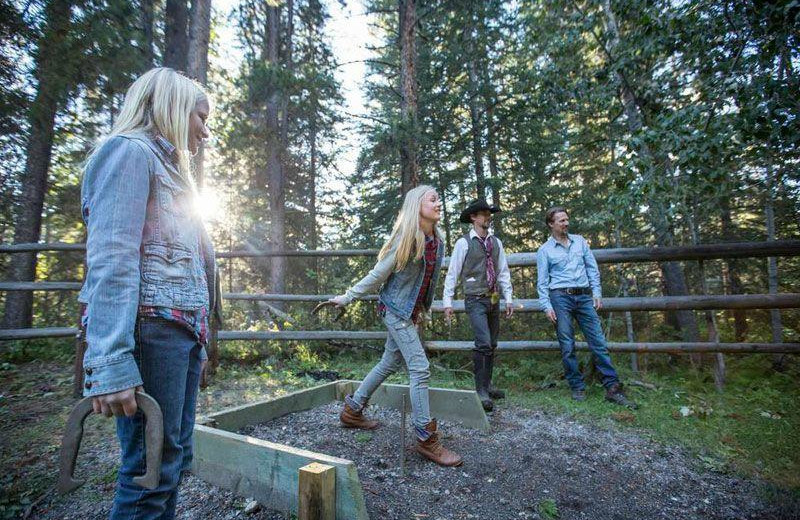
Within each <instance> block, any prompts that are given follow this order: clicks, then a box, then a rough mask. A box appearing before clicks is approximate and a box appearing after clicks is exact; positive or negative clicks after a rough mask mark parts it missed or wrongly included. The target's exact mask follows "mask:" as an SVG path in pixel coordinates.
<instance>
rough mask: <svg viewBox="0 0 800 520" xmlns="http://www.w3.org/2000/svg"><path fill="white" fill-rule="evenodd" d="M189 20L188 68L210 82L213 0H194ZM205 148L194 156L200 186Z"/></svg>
mask: <svg viewBox="0 0 800 520" xmlns="http://www.w3.org/2000/svg"><path fill="white" fill-rule="evenodd" d="M190 15H191V16H190V20H189V50H188V55H187V64H188V67H187V70H186V72H187V73H188V74H189V76H190V77H192V78H194V79H195V80H197V81H198V82H199V83H200V84H202V85H206V84H207V83H208V42H209V39H210V38H211V0H192V8H191V12H190ZM204 160H205V150H204V146H203V143H200V148H199V149H198V150H197V155H195V156H194V157H193V158H192V169H193V171H194V178H195V180H196V181H197V186H198V188H202V187H203V182H204V181H205V171H204Z"/></svg>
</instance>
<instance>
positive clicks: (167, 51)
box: [164, 0, 189, 71]
mask: <svg viewBox="0 0 800 520" xmlns="http://www.w3.org/2000/svg"><path fill="white" fill-rule="evenodd" d="M188 21H189V10H188V9H187V7H186V0H167V5H166V8H165V11H164V66H166V67H171V68H173V69H175V70H180V71H185V70H186V66H187V63H188V62H187V57H188V53H189V37H188V34H187V29H188Z"/></svg>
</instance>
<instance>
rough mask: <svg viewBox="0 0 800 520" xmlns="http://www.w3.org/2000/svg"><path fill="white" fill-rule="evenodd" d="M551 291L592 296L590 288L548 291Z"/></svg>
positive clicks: (566, 288)
mask: <svg viewBox="0 0 800 520" xmlns="http://www.w3.org/2000/svg"><path fill="white" fill-rule="evenodd" d="M550 290H551V291H559V292H563V293H566V294H571V295H575V294H592V288H591V287H559V288H558V289H550Z"/></svg>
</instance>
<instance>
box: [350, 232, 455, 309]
mask: <svg viewBox="0 0 800 520" xmlns="http://www.w3.org/2000/svg"><path fill="white" fill-rule="evenodd" d="M396 257H397V244H395V245H394V247H392V249H390V250H389V253H388V254H387V255H386V256H385V257H384V258H383V260H379V261H378V263H376V264H375V267H373V268H372V270H371V271H370V272H369V273H368V274H367V276H365V277H364V278H363V279H361V281H359V282H358V283H357V284H355V285H354V286H353V287H352V288H351V289H350V290H348V291H347V292H346V293H345V295H344V296H345V300H346V302H347V303H350V302H351V301H353V300H354V299H356V298H363V297H364V296H366V295H368V294H370V293H372V292H374V291H375V290H377V289H378V287H381V284H383V287H382V288H381V291H380V293H379V294H378V300H379V301H380V302H381V303H383V304H384V305H385V306H386V307H387V308H388V309H390V310H391V311H392V312H393V313H395V314H396V315H397V316H399V317H400V318H402V319H404V320H408V319H411V314H412V312H413V311H414V305H415V304H416V303H417V295H418V294H419V291H420V288H421V287H422V281H423V279H424V277H425V257H424V255H423V257H422V258H421V259H420V260H414V259H411V260H409V261H408V263H407V264H406V266H405V267H404V268H403V270H401V271H396V270H395V259H396ZM443 259H444V241H443V240H441V239H439V247H438V249H437V251H436V266H435V268H434V270H433V278H431V284H430V287H429V288H428V294H427V295H426V298H425V311H426V312H427V311H428V310H429V309H430V308H431V304H432V303H433V293H434V290H435V289H436V283H437V282H438V281H439V272H440V271H441V267H442V260H443Z"/></svg>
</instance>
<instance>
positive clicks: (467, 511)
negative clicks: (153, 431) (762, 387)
mask: <svg viewBox="0 0 800 520" xmlns="http://www.w3.org/2000/svg"><path fill="white" fill-rule="evenodd" d="M339 410H340V405H339V404H338V403H331V404H330V405H327V406H323V407H320V408H316V409H314V410H309V411H306V412H302V413H296V414H292V415H290V416H286V417H282V418H280V419H276V420H274V421H270V422H268V423H264V424H260V425H257V426H255V427H249V428H247V429H245V430H243V431H242V433H245V434H247V435H252V436H254V437H258V438H261V439H265V440H270V441H274V442H281V443H287V444H289V443H290V444H292V445H293V446H297V447H302V448H306V449H310V450H314V451H321V452H324V453H328V454H330V455H336V456H338V457H342V458H345V459H349V460H352V461H354V462H355V463H356V466H357V468H358V473H359V478H360V479H361V483H362V485H363V487H364V490H365V492H364V497H365V500H366V502H367V509H368V511H369V514H370V518H373V519H385V520H390V519H398V520H400V519H403V520H405V519H415V518H430V519H432V520H438V519H442V520H443V519H452V520H455V519H470V518H475V519H478V518H480V519H488V518H491V519H497V520H505V519H508V520H511V519H527V518H530V519H533V518H548V515H547V512H546V511H544V509H547V506H548V502H549V501H552V502H550V503H549V505H550V506H552V503H554V504H555V506H556V508H557V510H558V513H559V514H560V518H562V519H573V518H574V519H581V518H587V519H589V518H591V519H595V520H604V519H608V520H616V519H628V518H630V519H641V518H653V519H659V518H665V519H667V518H669V519H673V518H687V519H688V518H697V519H744V518H758V519H763V518H800V504H798V503H797V502H796V500H795V501H794V503H792V500H791V499H789V498H785V499H784V500H780V501H778V503H775V502H773V503H767V502H765V500H764V499H763V498H762V497H761V496H760V494H759V487H760V486H759V484H757V483H755V482H750V481H745V480H740V479H737V478H732V477H730V476H726V475H721V474H715V473H708V472H702V471H701V470H699V469H698V468H697V467H696V466H697V464H696V459H692V458H691V457H689V456H688V455H687V454H685V453H683V452H682V450H680V449H677V448H665V447H663V446H661V445H658V444H655V443H653V442H651V441H648V440H645V439H643V438H642V437H641V436H639V435H637V434H635V433H631V432H629V431H620V430H618V429H614V428H600V427H594V426H587V425H584V424H580V423H577V422H575V421H571V420H569V419H567V418H564V417H559V416H555V415H547V414H544V413H541V412H535V411H530V410H523V409H514V408H512V409H503V408H501V409H500V411H498V412H496V413H494V414H492V417H491V423H492V432H490V433H481V432H478V431H476V430H471V429H467V428H463V427H461V426H459V425H457V424H453V423H446V422H442V423H441V424H440V429H441V430H442V432H443V433H444V443H445V445H446V446H447V447H450V448H452V449H454V450H456V451H457V452H459V453H460V454H461V455H462V456H463V457H464V465H463V466H461V467H458V468H440V467H439V466H436V465H435V464H433V463H430V462H428V461H426V460H424V459H423V458H422V457H421V456H419V455H418V454H416V453H414V452H411V451H410V450H407V454H406V465H405V477H401V475H400V458H401V455H400V454H401V452H400V448H399V444H400V426H399V425H400V413H399V412H397V411H394V410H391V409H385V408H377V407H371V408H370V409H369V415H370V416H372V417H374V418H375V419H378V420H379V421H380V422H381V423H382V426H381V427H380V428H379V429H377V430H374V431H373V432H361V431H358V430H350V429H345V428H341V427H339V425H338V424H337V421H336V417H337V414H338V412H339ZM409 421H410V417H409ZM412 443H413V438H412V434H409V435H407V438H406V444H407V445H408V446H410V445H411V444H412ZM552 511H553V510H552V508H551V512H552Z"/></svg>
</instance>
